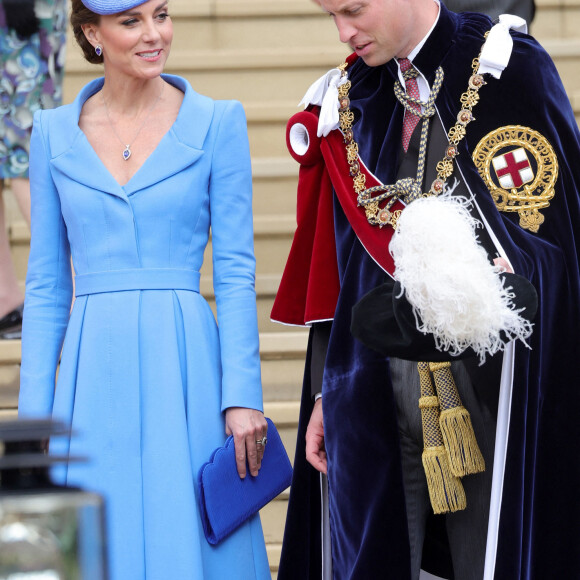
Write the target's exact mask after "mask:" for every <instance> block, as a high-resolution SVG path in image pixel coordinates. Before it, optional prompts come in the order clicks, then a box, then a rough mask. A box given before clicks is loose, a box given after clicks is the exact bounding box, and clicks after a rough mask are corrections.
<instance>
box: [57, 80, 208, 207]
mask: <svg viewBox="0 0 580 580" xmlns="http://www.w3.org/2000/svg"><path fill="white" fill-rule="evenodd" d="M162 76H163V79H164V80H165V81H167V82H168V83H170V84H171V85H173V86H175V87H177V88H178V89H180V90H181V91H183V93H184V98H183V102H182V104H181V107H180V109H179V113H178V115H177V119H176V120H175V123H174V124H173V126H172V127H171V128H170V129H169V131H168V132H167V133H166V134H165V135H164V136H163V138H162V139H161V141H160V143H159V145H158V146H157V148H156V149H155V151H153V153H151V155H150V156H149V157H148V158H147V160H146V161H145V163H143V165H142V166H141V168H140V169H139V170H138V171H137V173H136V174H135V175H134V176H133V177H132V178H131V179H130V180H129V181H128V182H127V183H126V184H125V185H123V186H122V185H120V184H119V183H118V182H117V181H116V180H115V178H114V177H113V176H112V175H111V173H110V172H109V170H108V169H107V168H106V167H105V166H104V165H103V163H102V161H101V160H100V158H99V157H98V155H97V154H96V153H95V150H94V149H93V147H92V146H91V144H90V143H89V141H88V140H87V138H86V137H85V134H84V133H83V132H82V131H81V129H80V127H79V118H80V114H81V110H82V108H83V105H84V104H85V102H86V101H87V99H89V98H90V97H91V96H93V95H94V94H95V93H97V92H98V91H100V90H101V89H102V87H103V85H104V82H105V81H104V78H98V79H95V80H94V81H91V82H90V83H89V84H87V85H86V86H85V87H84V88H83V89H82V90H81V92H80V93H79V94H78V96H77V98H76V99H75V100H74V101H73V103H71V104H70V105H68V106H65V107H60V108H59V109H56V110H55V111H54V112H55V113H56V115H55V116H56V117H57V118H56V119H55V121H56V122H57V123H58V124H59V126H60V127H63V128H66V130H60V131H58V130H57V131H51V132H50V150H51V161H50V163H51V165H52V166H53V168H54V169H56V170H57V171H60V172H62V173H64V174H66V175H67V176H68V177H69V178H70V179H72V180H75V181H77V182H79V183H82V184H83V185H86V186H88V187H91V188H93V189H96V190H100V191H103V192H104V193H108V194H111V195H115V196H117V197H120V198H122V199H127V197H129V196H131V195H132V194H134V193H135V192H137V191H139V190H141V189H144V188H146V187H150V186H151V185H153V184H155V183H158V182H160V181H163V180H164V179H167V178H168V177H171V176H172V175H175V174H176V173H179V172H180V171H182V170H183V169H185V168H186V167H189V166H190V165H192V164H193V163H195V162H196V161H197V160H198V159H199V158H200V157H201V156H202V155H203V145H204V142H205V139H206V136H207V133H208V130H209V127H210V125H211V121H212V117H213V112H214V102H213V100H212V99H210V98H208V97H205V96H203V95H200V94H198V93H196V92H195V91H194V90H193V88H192V87H191V85H190V84H189V83H188V82H187V81H186V80H185V79H183V78H181V77H178V76H174V75H162ZM71 127H74V128H75V129H74V130H70V128H71ZM79 158H81V159H86V164H85V163H79Z"/></svg>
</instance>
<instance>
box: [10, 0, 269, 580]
mask: <svg viewBox="0 0 580 580" xmlns="http://www.w3.org/2000/svg"><path fill="white" fill-rule="evenodd" d="M71 20H72V24H73V30H74V32H75V36H76V37H77V40H78V41H79V44H81V47H82V48H83V52H84V53H85V56H86V57H87V59H88V60H90V61H92V62H100V61H101V60H103V59H104V67H105V75H104V79H102V78H101V79H98V80H95V81H93V82H91V83H89V84H88V85H87V86H86V87H85V88H84V89H83V90H82V91H81V93H80V94H79V95H78V97H77V98H76V100H75V101H74V102H73V103H72V104H70V105H66V106H63V107H60V108H58V109H54V110H50V111H40V112H38V113H37V114H36V115H35V118H34V130H33V135H32V142H31V167H30V178H31V186H32V239H31V249H30V260H29V266H28V277H27V281H26V301H25V309H24V327H23V342H22V370H21V390H20V401H19V406H20V408H19V412H20V414H21V416H27V417H30V416H36V417H38V416H46V415H52V416H53V417H54V418H56V419H60V420H64V421H65V422H67V423H69V424H70V425H71V426H72V429H73V435H72V437H71V438H70V439H66V440H64V441H60V440H54V441H52V442H51V445H50V448H51V453H58V454H61V453H65V454H70V455H71V456H86V457H89V458H90V461H89V462H88V463H84V464H75V463H71V464H70V465H68V466H67V467H66V469H64V470H63V471H62V473H60V477H61V481H62V482H65V483H68V484H70V485H80V486H82V487H84V488H86V489H91V490H96V491H99V492H101V493H102V494H103V495H104V497H105V499H106V502H107V524H108V528H107V529H108V542H109V546H110V569H111V580H143V579H147V580H188V579H195V580H212V579H215V580H225V579H227V580H236V579H240V580H246V579H247V580H254V579H260V580H262V579H264V578H269V577H270V573H269V567H268V562H267V557H266V550H265V545H264V538H263V534H262V529H261V525H260V520H259V518H258V516H255V517H254V518H252V519H250V520H249V521H248V522H246V523H245V524H244V525H243V526H242V527H241V528H239V529H238V530H237V531H235V532H234V533H233V534H232V535H230V536H229V537H228V538H226V539H225V540H224V541H223V542H221V543H220V544H219V545H218V546H210V545H209V544H208V543H207V541H206V540H205V537H204V534H203V530H202V525H201V521H200V517H199V510H198V503H197V497H196V489H195V485H194V483H195V481H196V478H197V473H198V470H199V468H200V466H201V465H202V464H203V463H204V462H205V461H207V460H208V459H209V456H210V454H211V452H212V451H213V449H215V448H216V447H217V446H219V445H221V444H223V441H224V439H225V435H226V434H231V433H233V434H234V439H235V443H236V452H237V453H236V455H237V457H238V471H239V473H240V476H241V477H243V476H245V475H246V465H248V469H249V471H250V472H251V473H252V474H253V475H256V474H257V473H258V469H259V466H260V461H261V457H262V454H263V452H264V447H263V445H260V444H259V443H260V442H259V440H260V439H262V437H263V436H265V435H266V429H267V424H266V422H265V420H264V417H263V414H262V412H261V411H262V392H261V379H260V361H259V349H258V330H257V320H256V300H255V291H254V271H255V260H254V254H253V232H252V213H251V170H250V156H249V146H248V139H247V129H246V120H245V116H244V112H243V109H242V107H241V105H240V104H239V103H237V102H234V101H213V100H211V99H209V98H207V97H204V96H201V95H199V94H197V93H196V92H195V91H194V90H193V89H192V88H191V86H190V85H189V84H188V83H187V81H185V80H184V79H182V78H179V77H175V76H170V75H163V76H161V73H162V70H163V66H164V64H165V61H166V59H167V55H168V53H169V48H170V45H171V39H172V35H173V31H172V25H171V19H170V17H169V15H168V6H167V2H166V1H165V0H149V1H145V2H144V0H82V2H81V0H73V3H72V16H71ZM210 227H211V233H212V261H213V282H214V289H215V296H216V302H217V318H218V321H217V322H218V324H217V325H216V321H215V319H214V316H213V314H212V312H211V310H210V308H209V306H208V304H207V302H206V301H205V300H204V298H203V297H202V296H201V295H200V294H199V270H200V268H201V265H202V261H203V254H204V249H205V247H206V245H207V243H208V236H209V231H210ZM71 257H72V268H73V269H74V274H75V276H74V284H73V276H72V275H71V274H72V273H71ZM73 292H74V296H75V299H74V306H73V307H72V311H71V303H72V302H73ZM59 358H60V368H59V372H58V380H57V384H56V389H55V374H56V370H57V364H58V362H59ZM246 460H247V464H246Z"/></svg>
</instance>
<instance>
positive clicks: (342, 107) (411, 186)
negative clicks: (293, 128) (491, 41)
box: [338, 34, 487, 228]
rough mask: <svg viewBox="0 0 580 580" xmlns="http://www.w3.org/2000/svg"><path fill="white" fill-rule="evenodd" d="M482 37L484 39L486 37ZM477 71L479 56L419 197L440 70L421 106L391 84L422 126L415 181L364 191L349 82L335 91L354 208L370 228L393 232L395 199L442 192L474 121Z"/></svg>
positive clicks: (408, 199)
mask: <svg viewBox="0 0 580 580" xmlns="http://www.w3.org/2000/svg"><path fill="white" fill-rule="evenodd" d="M485 36H486V37H487V34H486V35H485ZM347 67H348V63H346V62H345V63H343V64H342V65H340V66H339V67H338V68H339V69H340V70H341V71H342V76H343V77H346V76H348V75H347V72H346V69H347ZM478 68H479V56H478V57H477V58H474V59H473V62H472V69H473V74H472V75H471V77H470V78H469V88H468V90H467V91H466V92H464V93H463V94H462V95H461V98H460V102H461V107H462V108H461V110H460V111H459V113H458V114H457V121H456V123H455V125H454V126H453V127H451V129H450V130H449V132H448V134H447V138H448V140H449V145H448V147H447V149H446V150H445V156H444V157H443V159H442V160H441V161H439V162H438V163H437V165H436V171H437V178H436V179H435V180H434V181H433V183H432V184H431V188H430V190H429V192H428V193H421V191H422V190H421V188H422V183H423V173H424V168H425V157H426V149H427V136H428V130H429V129H428V126H429V117H431V116H432V115H433V114H434V112H435V105H434V103H435V98H436V97H437V93H438V92H439V89H440V88H441V84H442V83H443V70H442V69H441V67H439V69H437V72H436V76H435V81H434V83H433V88H432V90H431V94H430V96H429V100H428V101H427V103H422V102H421V101H417V100H416V99H413V98H412V97H409V96H408V95H407V94H406V93H405V91H404V90H403V88H402V86H401V83H400V82H399V81H396V82H395V87H394V89H395V95H396V97H397V99H398V100H399V101H400V102H401V103H402V105H403V106H404V107H405V109H407V110H410V111H411V112H413V114H415V115H417V116H419V117H421V118H422V119H423V124H422V127H421V138H420V143H419V161H418V166H417V177H416V178H412V177H407V178H404V179H400V180H399V181H397V182H396V183H395V184H394V185H384V184H382V185H377V186H375V187H370V188H366V186H365V182H366V176H365V174H364V173H362V172H361V170H360V169H361V164H360V159H359V155H358V151H359V149H358V143H357V142H356V141H355V140H354V134H353V130H352V123H353V121H354V114H353V112H352V111H351V110H350V99H349V96H348V94H349V90H350V88H351V82H350V81H349V80H347V82H346V83H344V84H342V85H341V86H340V87H339V88H338V102H339V119H340V129H341V131H342V134H343V137H344V143H345V146H346V154H347V161H348V164H349V168H350V171H349V173H350V176H351V177H352V179H353V185H354V191H355V193H356V194H357V204H358V205H359V206H362V207H363V208H364V210H365V213H366V217H367V220H368V222H369V223H370V224H371V225H378V226H379V227H383V226H384V225H387V224H390V225H391V226H392V227H393V228H396V227H397V221H398V219H399V216H400V214H401V212H400V210H397V211H394V212H391V211H390V210H391V207H392V206H393V204H394V203H395V202H396V201H397V200H398V199H402V200H403V201H404V202H405V203H407V204H408V203H410V202H411V201H413V200H415V199H417V198H419V197H421V196H425V197H426V196H429V195H439V194H440V193H442V192H443V191H444V190H445V184H446V181H447V179H448V178H449V177H450V176H451V175H452V173H453V169H454V165H453V160H454V159H455V157H457V155H458V154H459V147H458V145H459V143H460V142H461V140H462V139H463V138H464V137H465V135H466V134H467V130H466V126H467V124H468V123H470V122H471V121H473V120H474V117H473V114H472V109H473V107H474V106H475V105H476V104H477V103H478V102H479V94H478V91H479V89H480V88H481V87H482V86H483V85H485V84H486V83H485V80H484V79H483V76H482V75H480V74H477V70H478ZM409 101H410V102H414V103H418V104H421V105H423V106H424V108H425V110H424V112H422V113H420V112H418V111H416V110H415V109H413V108H412V107H411V106H410V104H409ZM377 194H378V195H377ZM387 198H390V199H389V201H388V202H387V204H386V205H385V206H384V207H382V208H381V207H380V205H379V203H380V202H381V201H383V200H385V199H387Z"/></svg>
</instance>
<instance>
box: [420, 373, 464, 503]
mask: <svg viewBox="0 0 580 580" xmlns="http://www.w3.org/2000/svg"><path fill="white" fill-rule="evenodd" d="M417 366H418V369H419V378H420V382H421V398H420V399H419V408H420V409H421V419H422V422H423V444H424V449H423V457H422V458H423V468H424V469H425V475H426V477H427V486H428V489H429V498H430V500H431V506H432V508H433V511H434V513H436V514H441V513H449V512H455V511H458V510H462V509H465V507H466V505H467V500H466V498H465V491H464V490H463V485H462V484H461V480H460V479H459V478H458V477H456V476H455V475H453V473H452V472H451V469H450V466H449V458H448V454H447V452H446V451H445V447H444V445H443V436H442V434H441V429H440V427H439V400H438V398H437V397H436V396H435V389H434V388H433V383H432V382H431V374H430V372H429V364H428V363H418V365H417Z"/></svg>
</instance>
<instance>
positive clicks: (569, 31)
mask: <svg viewBox="0 0 580 580" xmlns="http://www.w3.org/2000/svg"><path fill="white" fill-rule="evenodd" d="M530 31H531V33H532V34H533V35H534V36H535V37H536V38H537V39H538V40H539V41H540V42H542V43H544V42H545V41H547V40H550V39H556V38H578V37H579V36H580V0H536V16H535V18H534V21H533V22H532V25H531V27H530Z"/></svg>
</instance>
